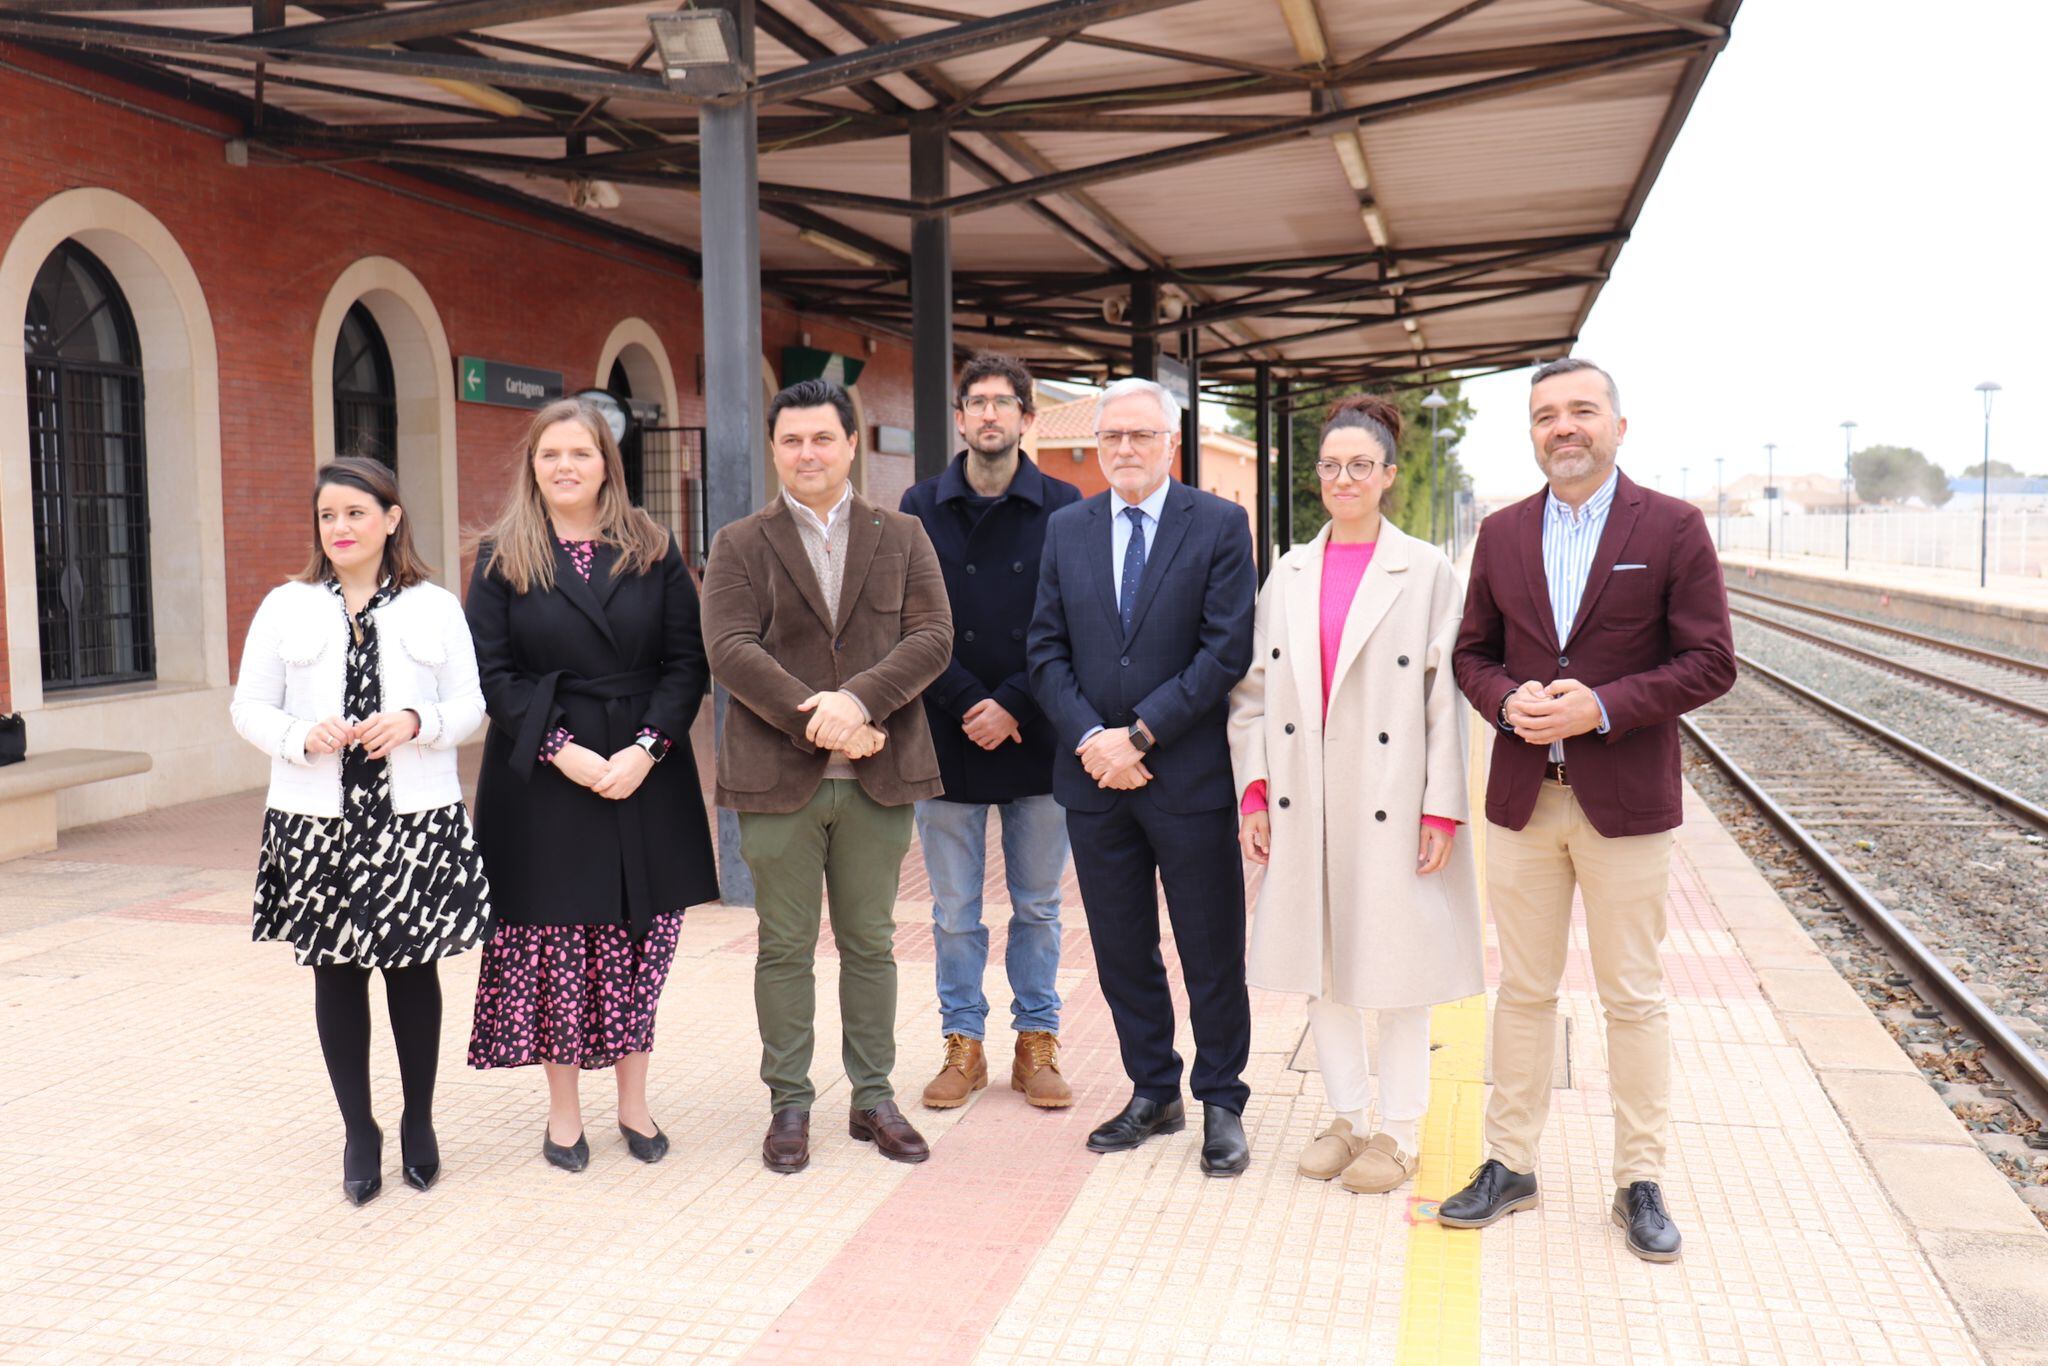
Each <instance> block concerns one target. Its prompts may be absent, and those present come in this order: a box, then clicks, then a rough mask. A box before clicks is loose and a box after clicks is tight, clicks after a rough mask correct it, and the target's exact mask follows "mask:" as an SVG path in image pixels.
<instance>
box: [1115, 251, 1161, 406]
mask: <svg viewBox="0 0 2048 1366" xmlns="http://www.w3.org/2000/svg"><path fill="white" fill-rule="evenodd" d="M1124 320H1125V321H1126V322H1128V323H1129V324H1130V327H1131V373H1132V374H1133V375H1136V376H1137V377H1138V378H1139V379H1151V380H1156V379H1158V378H1159V334H1158V333H1156V332H1154V331H1152V326H1153V324H1155V323H1157V322H1158V321H1159V281H1158V280H1156V279H1154V278H1153V277H1152V276H1150V275H1140V276H1139V277H1138V278H1136V279H1135V280H1132V281H1131V306H1130V308H1129V309H1128V310H1127V311H1126V312H1125V314H1124Z"/></svg>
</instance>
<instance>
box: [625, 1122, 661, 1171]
mask: <svg viewBox="0 0 2048 1366" xmlns="http://www.w3.org/2000/svg"><path fill="white" fill-rule="evenodd" d="M619 1132H620V1133H622V1134H624V1135H625V1136H626V1151H628V1152H630V1153H632V1154H633V1156H635V1157H637V1158H639V1159H640V1160H641V1161H642V1162H659V1161H661V1159H663V1158H664V1157H667V1156H668V1135H667V1134H665V1133H663V1132H662V1131H661V1126H660V1125H659V1124H657V1125H655V1126H654V1137H652V1138H649V1137H648V1136H647V1135H646V1134H636V1133H634V1132H633V1131H632V1130H631V1129H628V1128H627V1127H626V1126H625V1125H623V1124H621V1125H620V1126H619Z"/></svg>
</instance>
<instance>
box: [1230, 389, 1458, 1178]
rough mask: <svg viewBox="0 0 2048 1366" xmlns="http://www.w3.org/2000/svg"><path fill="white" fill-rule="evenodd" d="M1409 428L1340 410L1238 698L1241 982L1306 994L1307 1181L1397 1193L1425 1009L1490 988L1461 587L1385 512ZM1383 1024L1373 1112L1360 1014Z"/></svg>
mask: <svg viewBox="0 0 2048 1366" xmlns="http://www.w3.org/2000/svg"><path fill="white" fill-rule="evenodd" d="M1400 430H1401V418H1400V414H1399V412H1398V411H1397V410H1396V409H1395V408H1394V407H1393V406H1392V405H1391V404H1389V403H1387V402H1386V401H1385V400H1383V399H1378V398H1371V397H1360V398H1350V399H1345V400H1343V401H1342V402H1341V403H1339V404H1338V406H1337V408H1336V410H1335V411H1334V412H1333V413H1332V415H1331V417H1330V420H1329V422H1328V424H1327V425H1325V427H1324V428H1323V433H1322V442H1321V448H1320V451H1319V454H1318V458H1317V461H1316V474H1317V476H1318V478H1319V479H1320V480H1321V481H1322V488H1323V505H1324V506H1325V507H1326V508H1328V509H1329V512H1330V521H1329V523H1328V524H1327V525H1326V526H1324V527H1323V529H1322V531H1321V532H1319V533H1318V534H1317V535H1316V538H1315V539H1314V540H1313V541H1310V542H1309V543H1308V544H1307V545H1303V546H1300V547H1297V548H1296V549H1294V550H1292V551H1290V552H1289V553H1288V554H1287V555H1286V556H1284V557H1283V558H1282V559H1281V561H1280V563H1279V564H1278V565H1277V566H1275V568H1274V570H1273V574H1272V577H1271V578H1269V579H1268V580H1267V581H1266V586H1265V588H1264V589H1263V590H1262V591H1261V592H1260V594H1259V606H1258V618H1257V624H1256V626H1255V628H1254V629H1255V640H1254V646H1255V648H1254V651H1253V657H1252V668H1251V672H1250V673H1248V674H1246V675H1245V678H1244V681H1243V682H1241V683H1239V684H1238V685H1237V688H1236V690H1235V691H1234V692H1233V693H1232V694H1231V698H1230V750H1231V760H1232V767H1233V768H1234V769H1235V772H1236V778H1237V787H1238V792H1239V794H1240V796H1241V799H1242V800H1241V802H1240V807H1239V810H1240V812H1241V813H1242V824H1241V830H1240V840H1241V842H1242V844H1243V846H1244V851H1245V855H1246V857H1248V858H1250V859H1251V860H1252V861H1253V862H1255V863H1262V864H1266V865H1267V867H1266V876H1265V881H1264V884H1263V885H1262V886H1261V888H1260V891H1259V901H1258V908H1257V911H1256V912H1255V915H1254V918H1253V920H1252V927H1251V948H1250V956H1249V961H1248V964H1247V970H1246V975H1247V977H1248V978H1249V980H1250V982H1251V983H1252V985H1254V986H1260V987H1265V988H1268V989H1270V990H1274V991H1296V992H1300V993H1302V994H1303V995H1305V996H1307V997H1309V998H1310V1000H1309V1008H1308V1014H1309V1024H1310V1027H1311V1029H1312V1030H1313V1031H1314V1034H1315V1041H1316V1059H1317V1063H1318V1065H1319V1066H1320V1067H1321V1069H1322V1073H1323V1086H1324V1091H1325V1093H1326V1094H1327V1096H1328V1097H1329V1102H1330V1106H1331V1108H1332V1109H1333V1110H1335V1111H1336V1118H1335V1120H1334V1122H1332V1123H1331V1125H1330V1126H1329V1128H1328V1129H1327V1130H1326V1131H1325V1132H1324V1133H1323V1134H1322V1135H1321V1136H1320V1137H1318V1138H1317V1139H1316V1140H1315V1141H1314V1142H1313V1143H1311V1144H1310V1145H1309V1146H1308V1148H1307V1150H1306V1151H1304V1152H1303V1154H1302V1156H1301V1162H1300V1167H1301V1172H1302V1174H1303V1175H1304V1176H1310V1177H1314V1178H1316V1179H1317V1180H1322V1181H1327V1180H1330V1179H1331V1178H1332V1177H1336V1176H1340V1175H1341V1176H1342V1178H1343V1183H1344V1186H1345V1187H1346V1189H1349V1190H1352V1191H1356V1192H1359V1193H1361V1194H1370V1193H1376V1192H1381V1191H1390V1190H1393V1189H1395V1188H1396V1187H1398V1186H1400V1185H1402V1184H1403V1183H1405V1182H1406V1181H1407V1180H1408V1179H1409V1178H1410V1177H1412V1176H1414V1174H1415V1168H1416V1164H1417V1148H1418V1144H1417V1128H1418V1125H1419V1123H1420V1121H1421V1119H1422V1116H1423V1113H1424V1112H1425V1111H1426V1110H1427V1109H1428V1108H1429V1008H1430V1007H1431V1006H1432V1005H1434V1004H1436V1003H1438V1002H1440V1001H1455V1000H1460V999H1462V998H1464V997H1466V996H1471V995H1475V994H1477V993H1478V992H1480V991H1483V990H1484V989H1485V980H1484V974H1483V969H1482V964H1481V958H1480V940H1479V896H1478V880H1477V877H1476V875H1475V873H1474V870H1473V862H1472V850H1471V843H1470V840H1469V839H1461V838H1459V837H1458V836H1457V833H1456V832H1457V826H1458V823H1459V822H1461V821H1463V820H1464V819H1465V815H1466V807H1465V716H1464V708H1463V705H1462V703H1461V701H1460V699H1459V695H1458V687H1457V682H1456V680H1455V679H1453V678H1452V676H1451V647H1452V645H1453V643H1454V642H1455V640H1456V637H1457V633H1458V613H1459V593H1458V583H1457V577H1456V575H1455V574H1454V573H1453V572H1452V570H1451V566H1450V562H1449V561H1448V560H1446V559H1445V558H1444V556H1443V554H1442V552H1440V551H1438V550H1437V549H1436V548H1435V547H1433V546H1430V545H1428V544H1425V543H1424V542H1422V541H1418V540H1415V539H1413V538H1412V537H1409V536H1406V535H1403V534H1402V533H1401V532H1400V530H1398V529H1397V528H1396V527H1395V526H1394V525H1393V524H1392V523H1391V522H1388V521H1385V520H1384V519H1383V518H1382V517H1381V515H1380V500H1381V498H1382V496H1383V495H1384V494H1385V493H1386V491H1387V490H1388V489H1389V488H1391V487H1393V483H1394V466H1395V458H1396V457H1395V453H1396V451H1397V450H1398V449H1399V441H1400ZM1368 1010H1371V1011H1375V1012H1377V1014H1378V1035H1379V1049H1378V1052H1379V1059H1378V1061H1379V1068H1378V1072H1379V1119H1380V1127H1379V1129H1378V1130H1377V1131H1373V1130H1371V1129H1369V1127H1368V1125H1367V1123H1366V1110H1367V1107H1368V1104H1369V1101H1370V1099H1371V1086H1372V1069H1371V1068H1370V1066H1369V1064H1368V1060H1367V1057H1366V1019H1365V1012H1366V1011H1368Z"/></svg>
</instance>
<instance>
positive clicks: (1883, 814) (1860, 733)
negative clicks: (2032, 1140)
mask: <svg viewBox="0 0 2048 1366" xmlns="http://www.w3.org/2000/svg"><path fill="white" fill-rule="evenodd" d="M1738 660H1739V662H1740V664H1741V667H1742V676H1741V678H1740V679H1739V681H1738V682H1737V684H1736V686H1735V689H1734V690H1733V691H1731V692H1730V693H1729V694H1728V695H1727V696H1726V697H1724V698H1722V699H1721V700H1720V701H1718V702H1716V703H1714V704H1712V705H1711V706H1709V707H1707V708H1704V709H1703V710H1702V711H1700V712H1698V713H1696V714H1695V716H1693V717H1688V718H1686V719H1685V720H1684V722H1683V723H1682V724H1683V727H1684V729H1685V732H1686V734H1687V736H1688V738H1689V739H1690V740H1691V741H1692V743H1693V744H1694V745H1695V746H1696V748H1697V751H1698V752H1699V753H1700V754H1701V755H1703V756H1704V757H1705V758H1706V759H1707V760H1708V761H1710V762H1711V763H1712V764H1713V765H1714V766H1715V767H1716V768H1717V769H1719V770H1720V771H1721V773H1722V774H1723V775H1724V776H1725V777H1726V778H1727V779H1728V781H1729V783H1730V784H1731V785H1732V786H1733V787H1734V788H1735V789H1736V790H1737V791H1738V792H1739V793H1740V794H1741V796H1742V798H1743V799H1744V800H1745V801H1747V802H1748V803H1749V804H1750V805H1751V806H1752V807H1753V808H1754V809H1755V810H1756V811H1757V812H1759V813H1760V814H1761V815H1762V816H1763V818H1764V819H1765V820H1766V821H1768V822H1769V824H1770V825H1771V826H1773V827H1775V829H1776V830H1777V832H1778V833H1779V834H1780V835H1781V836H1782V837H1783V839H1784V840H1785V841H1786V842H1787V843H1788V844H1789V845H1790V846H1791V847H1792V848H1793V849H1794V850H1796V851H1797V853H1798V855H1799V856H1800V858H1802V859H1803V860H1804V861H1805V862H1806V864H1807V865H1808V866H1810V867H1811V868H1812V869H1813V870H1814V871H1815V872H1816V873H1817V874H1818V875H1819V877H1820V878H1821V879H1822V880H1823V881H1824V882H1825V883H1826V884H1827V885H1828V886H1829V888H1830V890H1831V891H1832V893H1833V895H1834V896H1835V897H1836V898H1837V899H1838V900H1839V901H1840V903H1841V904H1842V906H1843V907H1844V909H1846V910H1847V911H1848V912H1849V914H1850V915H1851V916H1852V917H1853V918H1854V919H1855V920H1856V921H1857V922H1858V923H1859V924H1860V925H1861V926H1862V927H1863V929H1864V931H1865V933H1866V934H1867V935H1868V936H1869V938H1870V939H1871V940H1872V941H1873V942H1874V943H1875V944H1876V945H1877V947H1878V948H1879V949H1880V950H1881V951H1882V952H1883V954H1884V955H1885V957H1886V958H1888V959H1889V960H1890V961H1891V963H1893V964H1894V965H1896V967H1897V970H1898V972H1899V973H1900V974H1903V976H1904V978H1906V979H1910V981H1911V983H1912V985H1913V986H1914V987H1915V988H1916V989H1917V990H1918V992H1919V994H1920V996H1921V999H1923V1000H1924V1001H1926V1002H1927V1004H1928V1006H1929V1007H1931V1008H1932V1009H1933V1010H1935V1011H1938V1012H1939V1014H1940V1017H1941V1020H1942V1022H1943V1023H1945V1024H1946V1025H1947V1026H1948V1027H1949V1028H1950V1030H1952V1031H1953V1032H1954V1033H1955V1035H1957V1036H1959V1040H1960V1042H1961V1043H1962V1044H1963V1045H1964V1046H1965V1047H1967V1046H1969V1045H1975V1046H1977V1047H1981V1049H1982V1060H1983V1064H1984V1066H1985V1068H1986V1069H1987V1070H1988V1071H1989V1072H1990V1073H1991V1074H1992V1075H1993V1076H1994V1077H1995V1078H1996V1079H1997V1081H1999V1082H2001V1083H2003V1085H2004V1086H2005V1087H2006V1088H2009V1089H2010V1091H2011V1094H2012V1098H2013V1100H2014V1103H2015V1104H2017V1105H2020V1106H2023V1107H2024V1108H2025V1109H2026V1110H2028V1111H2030V1112H2031V1114H2032V1115H2033V1117H2034V1118H2035V1120H2036V1121H2037V1122H2038V1123H2041V1124H2048V1059H2044V1058H2043V1057H2042V1055H2041V1054H2040V1053H2039V1052H2037V1051H2036V1050H2035V1049H2034V1047H2033V1046H2031V1045H2030V1044H2029V1043H2028V1042H2027V1041H2026V1039H2024V1038H2022V1037H2021V1036H2020V1034H2019V1033H2018V1032H2016V1031H2015V1030H2014V1028H2013V1026H2012V1024H2011V1023H2009V1022H2008V1020H2007V1019H2006V1017H2005V1016H2004V1015H2003V1014H2001V1013H2000V1010H1999V1009H1998V1008H1995V1007H1994V1006H1993V1005H1991V1004H1988V1003H1987V1002H1986V1000H1985V999H1984V996H1981V995H1980V994H1979V988H1986V989H1987V991H1986V994H1988V995H1991V996H1993V997H1994V998H1995V999H1996V1000H1998V1001H2000V1002H2001V1003H2004V1002H2011V1003H2012V1004H2011V1005H2009V1006H2007V1009H2008V1010H2012V1011H2016V1012H2017V1013H2019V1014H2021V1015H2025V1016H2026V1017H2028V1018H2032V1019H2034V1020H2035V1023H2037V1024H2040V1025H2048V988H2044V987H2043V981H2044V979H2048V925H2044V923H2043V922H2044V920H2048V917H2044V915H2043V911H2044V909H2048V905H2044V903H2048V892H2044V890H2043V889H2044V888H2048V810H2044V809H2043V808H2042V807H2041V806H2039V805H2038V804H2036V803H2034V802H2032V801H2030V800H2028V799H2027V798H2026V797H2024V796H2021V795H2019V794H2015V793H2013V792H2011V791H2008V790H2007V789H2005V788H2003V787H2001V786H1999V785H1998V784H1996V783H1994V782H1991V781H1990V780H1988V779H1985V778H1983V777H1981V776H1979V775H1977V774H1975V773H1973V772H1971V771H1970V770H1968V769H1967V768H1964V767H1963V766H1961V765H1959V764H1956V763H1954V762H1952V761H1951V760H1949V759H1947V758H1945V757H1943V756H1941V755H1939V754H1936V753H1934V752H1932V751H1930V750H1928V749H1926V748H1925V747H1924V746H1922V745H1919V744H1918V743H1916V742H1915V741H1913V740H1912V739H1910V738H1908V737H1906V736H1904V735H1900V734H1898V733H1897V732H1896V731H1893V730H1891V729H1889V728H1888V727H1885V726H1883V725H1882V724H1880V723H1878V722H1876V721H1873V720H1871V719H1869V718H1867V717H1864V716H1861V715H1859V714H1857V713H1856V712H1854V711H1852V710H1850V709H1849V708H1847V707H1843V706H1841V705H1840V704H1839V703H1836V702H1834V701H1832V700H1831V699H1828V698H1826V697H1823V696H1822V695H1820V694H1818V693H1816V692H1814V691H1813V690H1812V689H1809V688H1806V687H1803V686H1802V685H1800V684H1798V683H1796V682H1795V681H1793V680H1792V679H1790V678H1787V677H1785V676H1784V675H1782V674H1780V673H1778V672H1776V671H1775V670H1772V669H1770V668H1767V667H1766V666H1764V665H1763V664H1761V663H1759V662H1757V661H1755V660H1753V659H1749V658H1747V657H1743V656H1738ZM1892 985H1897V984H1896V983H1893V984H1892Z"/></svg>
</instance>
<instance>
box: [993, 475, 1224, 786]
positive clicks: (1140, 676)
mask: <svg viewBox="0 0 2048 1366" xmlns="http://www.w3.org/2000/svg"><path fill="white" fill-rule="evenodd" d="M1112 499H1116V495H1115V494H1114V493H1098V494H1096V495H1095V496H1094V497H1093V498H1089V499H1087V500H1086V501H1084V502H1080V503H1076V504H1075V505H1074V506H1072V507H1070V508H1066V509H1063V510H1062V511H1060V512H1057V513H1054V514H1053V516H1052V519H1051V521H1050V522H1049V523H1048V524H1047V527H1046V540H1045V557H1044V560H1043V562H1042V563H1041V565H1040V567H1039V571H1038V607H1037V610H1036V612H1035V613H1034V614H1033V616H1032V619H1031V635H1030V648H1029V651H1028V658H1029V661H1030V666H1031V691H1032V693H1033V695H1034V696H1036V697H1037V698H1038V705H1039V706H1040V707H1042V708H1044V709H1045V712H1046V714H1047V715H1048V716H1050V717H1051V718H1052V723H1053V730H1054V733H1055V735H1056V736H1057V741H1058V753H1057V754H1056V755H1055V756H1054V758H1053V795H1054V796H1055V797H1057V798H1058V799H1059V802H1060V805H1062V806H1065V807H1068V808H1069V809H1072V810H1076V811H1107V810H1109V809H1110V807H1111V806H1112V805H1113V804H1114V803H1115V801H1116V799H1117V798H1118V797H1119V796H1122V795H1124V794H1122V793H1118V792H1111V791H1109V790H1107V789H1104V788H1102V787H1098V786H1097V785H1096V783H1095V780H1094V779H1093V778H1090V777H1089V776H1088V773H1087V771H1086V770H1085V769H1083V768H1082V767H1081V761H1080V759H1079V758H1077V757H1076V756H1075V754H1074V749H1075V747H1076V746H1077V745H1079V744H1080V743H1081V737H1082V736H1083V735H1085V734H1086V733H1087V732H1088V731H1089V730H1090V729H1092V728H1093V727H1096V726H1118V727H1123V726H1129V725H1131V724H1132V723H1133V722H1134V721H1137V720H1138V719H1140V718H1143V720H1144V722H1145V724H1146V725H1147V726H1148V727H1150V728H1151V730H1152V734H1153V737H1154V739H1155V740H1156V742H1157V743H1156V746H1155V748H1154V749H1153V751H1152V753H1151V754H1149V755H1147V756H1146V759H1145V766H1146V767H1147V768H1148V769H1150V770H1151V771H1152V782H1151V783H1150V785H1149V786H1148V789H1147V790H1148V791H1149V792H1150V793H1151V794H1152V797H1153V799H1154V800H1155V801H1157V802H1158V804H1159V805H1160V806H1161V807H1162V808H1164V809H1165V810H1168V811H1182V812H1187V811H1213V810H1215V809H1217V808H1219V807H1223V808H1227V807H1231V806H1234V805H1235V804H1236V801H1237V791H1236V788H1235V787H1234V786H1233V785H1232V781H1231V776H1230V744H1229V741H1228V738H1227V736H1226V733H1225V723H1226V721H1227V719H1228V716H1229V699H1230V690H1231V688H1233V687H1235V686H1236V684H1237V681H1238V680H1239V679H1241V678H1243V677H1244V675H1245V672H1246V671H1247V670H1248V669H1250V668H1251V663H1252V608H1253V605H1254V603H1255V601H1256V599H1257V597H1258V572H1257V570H1256V568H1255V567H1254V565H1253V563H1252V537H1251V527H1250V525H1249V523H1248V522H1247V520H1246V518H1245V511H1244V509H1243V508H1241V507H1239V506H1238V505H1237V504H1235V503H1230V502H1226V501H1224V500H1223V499H1221V498H1218V497H1217V496H1216V495H1215V494H1213V493H1204V492H1202V491H1201V490H1200V489H1192V488H1189V487H1188V486H1187V485H1185V484H1183V483H1181V482H1179V481H1178V480H1175V481H1173V483H1172V484H1171V485H1170V486H1169V488H1168V490H1167V495H1166V506H1165V508H1164V509H1163V510H1162V511H1161V513H1160V517H1159V528H1158V530H1157V531H1156V532H1155V533H1154V534H1153V538H1152V550H1151V553H1150V554H1149V555H1147V556H1146V559H1145V573H1144V577H1143V578H1142V579H1141V580H1140V581H1139V584H1138V600H1137V603H1136V604H1135V606H1134V607H1133V608H1132V611H1131V632H1130V635H1129V636H1128V637H1126V636H1125V635H1124V630H1123V623H1122V621H1121V620H1120V619H1119V617H1118V615H1117V610H1116V578H1115V575H1114V574H1113V573H1112V572H1111V569H1110V522H1109V519H1110V505H1111V500H1112ZM1117 501H1118V503H1119V504H1120V503H1121V500H1120V499H1117Z"/></svg>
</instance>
